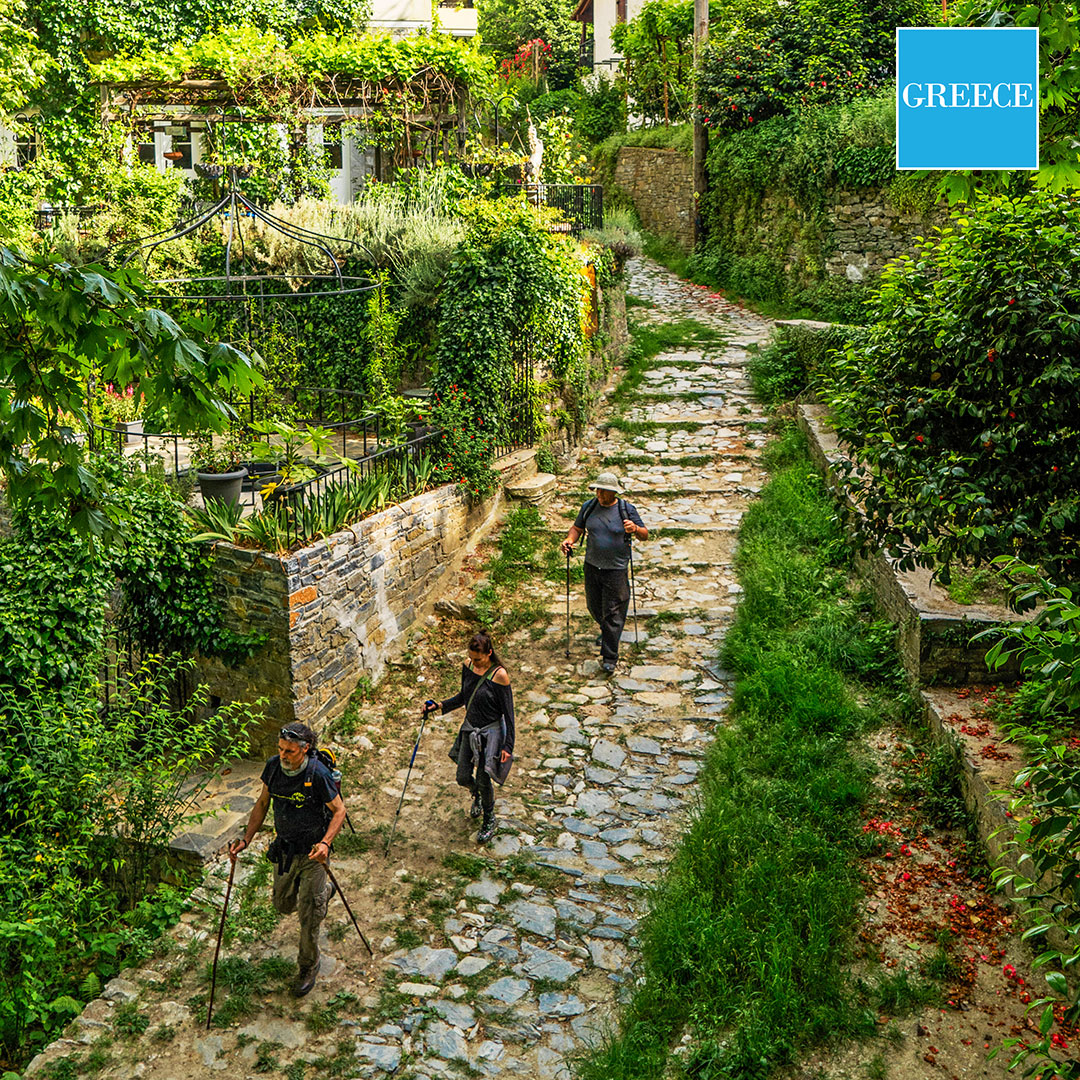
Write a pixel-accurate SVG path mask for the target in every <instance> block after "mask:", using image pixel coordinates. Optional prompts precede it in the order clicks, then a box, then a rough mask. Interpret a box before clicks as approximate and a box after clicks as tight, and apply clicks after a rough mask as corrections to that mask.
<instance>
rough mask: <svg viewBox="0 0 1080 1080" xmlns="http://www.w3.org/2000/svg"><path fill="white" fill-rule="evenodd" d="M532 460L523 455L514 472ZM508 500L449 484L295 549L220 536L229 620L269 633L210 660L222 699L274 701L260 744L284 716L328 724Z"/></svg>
mask: <svg viewBox="0 0 1080 1080" xmlns="http://www.w3.org/2000/svg"><path fill="white" fill-rule="evenodd" d="M531 464H532V455H531V454H528V455H523V457H522V460H521V461H520V462H518V463H517V465H518V467H517V469H516V470H515V471H516V472H518V473H522V472H526V471H528V466H529V465H531ZM498 503H499V499H498V498H497V497H492V498H491V499H488V500H486V501H485V502H482V503H478V504H470V503H469V502H468V501H467V500H466V499H465V498H464V497H463V496H462V495H460V494H458V492H457V490H456V488H455V487H454V486H451V485H447V486H444V487H441V488H437V489H436V490H434V491H429V492H426V493H424V494H423V495H419V496H417V497H416V498H413V499H410V500H408V501H407V502H405V503H402V504H401V505H398V506H392V507H390V508H388V509H387V510H384V511H383V512H382V513H380V514H376V515H374V516H373V517H369V518H366V519H365V520H364V521H361V522H358V523H357V524H356V525H354V526H353V527H351V528H349V529H346V530H344V531H343V532H339V533H335V534H334V535H333V536H331V537H328V538H327V539H326V540H325V541H322V542H320V543H318V544H314V545H312V546H311V547H307V548H304V549H303V550H301V551H298V552H296V553H294V554H289V555H283V556H278V555H270V554H266V553H265V552H254V551H247V550H244V549H242V548H237V547H233V546H232V545H229V544H221V545H218V548H217V552H216V560H215V567H214V572H215V574H216V577H217V581H218V584H219V586H220V588H221V590H222V592H223V593H224V599H225V609H226V618H225V625H226V626H228V627H229V628H231V629H235V630H244V631H256V632H261V633H265V634H266V635H267V643H266V645H264V646H263V647H262V648H261V649H259V650H258V651H257V652H256V653H255V655H254V656H252V657H251V658H250V659H249V660H247V661H246V662H245V663H243V664H241V665H240V666H239V667H237V668H229V667H226V666H225V665H224V664H222V663H221V662H220V661H218V660H204V661H203V662H202V664H201V673H200V674H201V678H202V681H203V682H205V684H206V686H207V689H208V691H209V693H210V694H211V695H212V696H213V698H212V700H213V699H217V700H218V701H221V702H228V701H253V700H255V699H257V698H260V697H263V698H265V699H266V703H265V706H264V713H265V716H266V721H265V723H264V725H263V727H262V729H260V730H259V731H258V732H256V733H255V734H254V735H253V739H252V748H251V752H252V754H254V755H256V756H259V755H261V754H265V753H267V752H273V750H274V748H275V747H276V745H277V731H278V729H279V728H280V727H281V725H282V724H285V723H288V722H289V721H291V720H301V721H303V722H304V723H306V724H312V725H314V726H316V727H318V726H321V725H323V724H325V723H327V722H328V721H332V720H334V719H336V718H337V717H339V716H340V715H341V714H342V713H343V712H344V710H345V706H346V705H347V704H348V701H349V697H350V695H351V694H352V692H353V690H355V689H356V685H357V682H358V681H359V679H360V676H361V675H368V676H370V677H378V675H379V674H380V672H381V671H382V669H383V667H384V665H385V663H386V660H387V658H388V656H390V655H392V652H393V649H394V646H395V643H397V642H398V640H399V638H400V637H401V636H402V634H403V633H404V632H405V631H407V630H408V628H409V627H410V626H411V625H412V624H413V623H414V622H415V620H416V618H417V616H418V615H419V614H420V613H421V611H422V609H423V608H424V607H425V605H427V604H429V603H430V602H433V601H434V599H435V597H436V596H437V594H438V591H439V584H440V581H441V579H442V578H443V576H444V575H445V573H446V571H447V570H448V569H450V568H451V566H452V565H454V562H455V559H456V556H458V555H460V554H461V553H462V551H463V550H464V547H465V544H466V541H467V540H468V539H469V538H470V536H476V535H479V534H481V533H482V532H483V530H484V529H485V528H486V527H487V526H488V525H489V524H490V522H491V520H492V519H493V517H494V514H495V512H496V510H497V507H498Z"/></svg>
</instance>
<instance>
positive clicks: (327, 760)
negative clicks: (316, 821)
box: [270, 746, 352, 828]
mask: <svg viewBox="0 0 1080 1080" xmlns="http://www.w3.org/2000/svg"><path fill="white" fill-rule="evenodd" d="M316 762H321V763H322V764H323V765H325V766H326V771H327V772H328V773H329V774H330V779H331V781H333V785H334V791H335V793H336V794H338V795H340V794H341V770H340V769H339V768H338V767H337V758H336V757H335V756H334V751H333V750H327V749H326V748H325V747H322V746H320V747H317V748H316V749H314V750H312V751H311V753H310V754H308V763H307V771H306V772H305V773H304V787H305V788H310V787H311V785H312V784H313V783H314V782H315V763H316ZM277 768H278V770H280V769H281V758H280V757H279V758H278V763H277ZM277 777H278V774H277V772H275V773H274V775H273V776H272V777H270V782H271V787H272V785H273V782H274V781H275V780H276V779H277ZM305 794H308V795H310V792H306V793H305ZM320 809H321V810H322V816H323V828H325V827H326V826H327V825H329V824H330V819H331V818H332V817H333V816H334V815H333V813H332V812H331V811H330V809H329V808H328V807H327V805H326V803H323V804H322V806H321V807H320ZM349 824H350V826H351V824H352V823H351V822H350V823H349Z"/></svg>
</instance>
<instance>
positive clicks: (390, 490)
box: [264, 429, 443, 549]
mask: <svg viewBox="0 0 1080 1080" xmlns="http://www.w3.org/2000/svg"><path fill="white" fill-rule="evenodd" d="M442 440H443V432H442V430H441V429H428V430H426V431H424V432H422V433H421V434H418V435H416V436H415V437H414V438H412V439H408V440H407V441H405V442H402V443H399V444H396V445H394V446H388V447H385V448H383V449H381V450H376V451H375V452H373V453H371V454H367V455H366V456H364V457H362V458H357V459H355V460H354V461H353V462H352V463H351V464H349V465H342V466H340V467H338V468H334V469H327V470H325V471H322V472H320V473H319V474H318V475H316V476H313V477H311V478H310V479H308V480H305V481H302V482H301V483H298V484H293V485H290V486H288V487H287V488H278V489H276V490H274V491H273V492H272V494H271V497H270V499H269V500H264V502H265V505H266V506H267V507H269V508H271V509H272V510H273V511H274V512H275V514H276V515H277V517H278V521H279V525H280V529H279V533H278V536H279V539H280V540H281V541H282V546H283V547H285V548H287V549H292V548H294V547H297V546H299V545H301V544H303V543H307V542H311V541H312V540H314V539H315V538H316V537H318V536H324V535H328V534H329V533H330V532H331V531H333V529H334V528H335V526H336V527H342V526H341V525H337V517H338V516H339V515H340V514H341V511H342V509H343V505H348V506H349V507H350V508H354V509H356V510H358V511H360V512H361V513H363V514H364V515H366V514H368V513H370V512H372V511H377V510H379V509H381V508H382V507H384V506H386V505H389V504H392V503H394V502H400V501H402V500H404V499H407V498H410V497H411V496H413V495H418V494H420V493H421V492H422V491H424V490H426V489H427V488H428V487H429V486H430V485H431V484H433V483H434V482H435V481H436V480H437V479H438V478H439V463H440V462H441V460H442V455H441V452H440V446H441V443H442ZM349 516H350V517H352V519H353V520H358V518H357V517H355V516H353V515H351V514H350V515H349Z"/></svg>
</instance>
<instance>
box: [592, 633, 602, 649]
mask: <svg viewBox="0 0 1080 1080" xmlns="http://www.w3.org/2000/svg"><path fill="white" fill-rule="evenodd" d="M593 644H594V645H595V646H596V647H597V648H598V649H599V648H600V646H601V645H603V644H604V635H603V634H597V635H596V640H595V641H594V642H593Z"/></svg>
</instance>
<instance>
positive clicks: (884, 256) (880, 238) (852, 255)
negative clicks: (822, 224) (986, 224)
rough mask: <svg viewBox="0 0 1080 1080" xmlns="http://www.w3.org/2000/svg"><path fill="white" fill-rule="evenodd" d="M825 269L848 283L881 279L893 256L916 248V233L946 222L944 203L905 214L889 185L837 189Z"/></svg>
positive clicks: (830, 214) (830, 211) (830, 210)
mask: <svg viewBox="0 0 1080 1080" xmlns="http://www.w3.org/2000/svg"><path fill="white" fill-rule="evenodd" d="M826 217H827V221H828V235H827V236H826V240H825V250H826V251H828V252H830V254H829V256H828V257H827V259H826V260H825V271H826V273H828V274H831V275H833V276H835V277H846V278H847V279H848V281H864V280H873V279H874V278H877V277H878V276H879V275H880V274H881V271H882V270H883V269H884V267H885V264H886V263H887V262H888V261H889V260H890V259H895V258H896V257H897V256H898V255H905V254H908V253H910V252H911V251H913V250H914V246H915V245H914V240H915V237H916V236H926V235H928V233H929V231H930V230H931V229H932V228H933V227H934V226H935V225H943V224H944V223H945V221H946V220H947V217H948V215H947V208H946V206H945V204H941V205H939V206H937V207H934V208H933V209H931V210H930V212H929V213H928V214H926V215H923V214H918V213H901V212H900V211H899V210H897V209H896V208H895V207H893V206H892V205H891V204H890V202H889V200H888V198H887V195H886V191H885V189H881V190H873V189H870V190H867V191H843V190H841V191H837V192H835V193H834V194H833V196H832V199H831V205H830V206H829V208H828V211H827V214H826Z"/></svg>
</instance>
